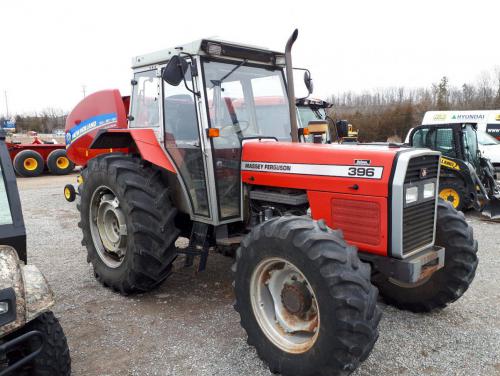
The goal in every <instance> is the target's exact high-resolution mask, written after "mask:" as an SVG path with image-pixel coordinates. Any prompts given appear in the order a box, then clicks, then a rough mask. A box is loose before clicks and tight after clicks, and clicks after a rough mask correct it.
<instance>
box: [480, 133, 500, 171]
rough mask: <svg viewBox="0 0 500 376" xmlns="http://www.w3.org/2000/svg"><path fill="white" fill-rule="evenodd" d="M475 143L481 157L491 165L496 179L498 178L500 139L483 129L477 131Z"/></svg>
mask: <svg viewBox="0 0 500 376" xmlns="http://www.w3.org/2000/svg"><path fill="white" fill-rule="evenodd" d="M477 143H478V146H479V150H480V151H481V154H482V155H483V157H485V158H488V159H489V160H490V161H491V164H492V165H493V168H494V169H495V173H496V179H497V180H500V141H498V140H497V139H496V138H495V137H493V136H490V135H489V134H488V133H486V132H483V131H477Z"/></svg>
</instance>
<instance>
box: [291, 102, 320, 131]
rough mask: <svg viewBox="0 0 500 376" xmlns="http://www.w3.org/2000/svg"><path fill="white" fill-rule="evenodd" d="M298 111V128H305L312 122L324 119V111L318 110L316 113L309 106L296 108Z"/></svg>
mask: <svg viewBox="0 0 500 376" xmlns="http://www.w3.org/2000/svg"><path fill="white" fill-rule="evenodd" d="M297 110H298V111H299V123H300V125H299V126H300V128H304V127H307V124H309V122H310V121H312V120H323V119H324V118H325V110H324V109H322V108H320V109H318V110H317V111H313V110H312V108H311V107H309V106H301V107H297Z"/></svg>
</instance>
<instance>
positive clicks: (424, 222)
mask: <svg viewBox="0 0 500 376" xmlns="http://www.w3.org/2000/svg"><path fill="white" fill-rule="evenodd" d="M435 204H436V203H435V201H434V200H431V201H426V202H423V203H421V204H417V205H413V206H410V207H408V208H404V209H403V255H405V254H408V253H410V252H411V251H413V250H415V249H417V248H419V247H422V246H424V245H426V244H430V243H432V239H433V237H434V210H435Z"/></svg>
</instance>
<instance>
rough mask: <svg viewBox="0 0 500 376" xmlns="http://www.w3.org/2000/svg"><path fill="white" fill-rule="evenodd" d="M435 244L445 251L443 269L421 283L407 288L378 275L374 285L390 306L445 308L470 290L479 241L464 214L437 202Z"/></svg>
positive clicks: (427, 309)
mask: <svg viewBox="0 0 500 376" xmlns="http://www.w3.org/2000/svg"><path fill="white" fill-rule="evenodd" d="M436 245H439V246H442V247H444V248H445V262H444V267H443V268H442V269H440V270H438V271H437V272H435V273H434V274H433V275H432V276H430V277H429V278H428V279H424V280H423V281H422V282H420V283H416V284H414V285H407V284H403V283H399V282H397V281H393V280H391V279H389V278H387V277H384V276H382V275H381V274H377V275H376V276H375V277H374V279H373V282H374V283H375V285H376V286H378V288H379V292H380V295H381V296H382V297H383V298H384V300H385V301H386V302H387V303H388V304H391V305H394V306H396V307H398V308H400V309H405V310H409V311H412V312H430V311H432V310H434V309H439V308H444V307H446V306H447V305H448V304H449V303H452V302H454V301H456V300H457V299H458V298H460V297H461V296H462V295H463V294H464V292H465V291H467V289H468V288H469V286H470V284H471V283H472V280H473V279H474V276H475V274H476V268H477V264H478V258H477V248H478V245H477V241H476V240H474V236H473V231H472V227H470V226H469V225H468V224H467V221H466V220H465V216H464V214H463V213H462V212H458V211H456V210H455V209H454V208H453V207H452V205H451V204H450V203H449V202H446V201H443V200H441V199H438V206H437V220H436Z"/></svg>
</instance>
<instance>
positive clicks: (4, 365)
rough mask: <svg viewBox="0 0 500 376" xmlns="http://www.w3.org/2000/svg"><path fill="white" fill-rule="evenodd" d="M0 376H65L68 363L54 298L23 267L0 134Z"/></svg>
mask: <svg viewBox="0 0 500 376" xmlns="http://www.w3.org/2000/svg"><path fill="white" fill-rule="evenodd" d="M0 174H1V178H0V375H19V376H45V375H51V376H67V375H68V376H69V375H70V373H71V360H70V355H69V349H68V345H67V343H66V337H65V335H64V332H63V329H62V327H61V325H60V324H59V321H58V320H57V318H56V317H55V316H54V314H53V313H52V312H51V311H50V308H51V307H52V306H53V305H54V297H53V294H52V290H51V289H50V287H49V285H48V284H47V281H46V280H45V278H44V276H43V275H42V273H41V272H40V271H39V270H38V269H37V267H36V266H34V265H30V264H27V254H26V230H25V227H24V222H23V214H22V211H21V203H20V200H19V193H18V190H17V184H16V177H15V175H14V170H13V168H12V163H11V161H10V157H9V153H8V151H7V147H6V144H5V134H4V133H3V132H2V131H0Z"/></svg>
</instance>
